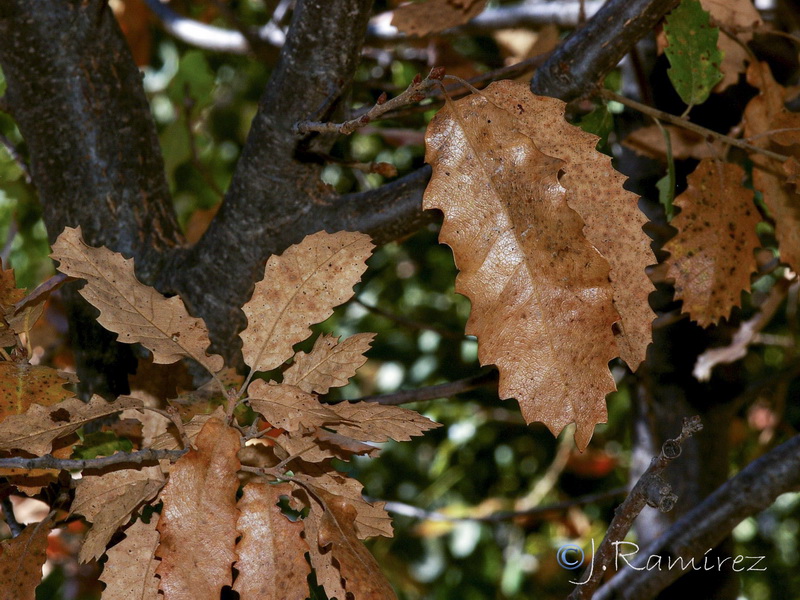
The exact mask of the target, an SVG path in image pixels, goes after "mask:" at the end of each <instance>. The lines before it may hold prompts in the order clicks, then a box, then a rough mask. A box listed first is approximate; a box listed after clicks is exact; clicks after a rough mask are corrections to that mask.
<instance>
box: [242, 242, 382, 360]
mask: <svg viewBox="0 0 800 600" xmlns="http://www.w3.org/2000/svg"><path fill="white" fill-rule="evenodd" d="M372 248H373V245H372V242H370V240H369V236H367V235H364V234H363V233H350V232H345V231H340V232H339V233H334V234H330V233H325V232H324V231H320V232H319V233H315V234H313V235H309V236H306V238H305V239H304V240H303V241H302V242H300V243H299V244H295V245H294V246H291V247H290V248H289V249H288V250H286V252H284V253H283V254H282V255H281V256H271V257H270V258H269V260H268V261H267V266H266V268H265V269H264V278H263V279H262V280H261V281H259V282H258V283H257V284H256V286H255V289H254V290H253V296H252V297H251V298H250V301H249V302H247V304H245V305H244V306H243V307H242V310H243V311H244V314H245V315H246V316H247V328H246V329H245V330H244V331H242V333H241V334H239V335H240V336H241V338H242V342H243V347H242V353H243V354H244V360H245V362H246V363H247V364H248V365H249V366H250V368H251V369H253V370H254V371H269V370H270V369H274V368H275V367H278V366H280V365H282V364H283V363H284V362H286V361H287V360H288V359H290V358H291V357H292V355H293V354H294V352H293V351H292V346H294V345H295V344H297V343H298V342H302V341H303V340H304V339H306V338H307V337H308V336H309V335H311V330H310V329H309V328H308V327H309V325H312V324H314V323H320V322H322V321H324V320H325V319H327V318H328V317H329V316H331V314H333V308H334V307H335V306H338V305H339V304H342V303H343V302H345V301H347V300H348V299H350V297H351V296H352V295H353V286H354V285H355V284H356V283H358V281H359V280H360V279H361V275H362V273H364V271H365V270H366V268H367V267H366V264H365V261H366V260H367V258H368V257H369V255H370V253H371V252H372Z"/></svg>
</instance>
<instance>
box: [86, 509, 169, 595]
mask: <svg viewBox="0 0 800 600" xmlns="http://www.w3.org/2000/svg"><path fill="white" fill-rule="evenodd" d="M156 523H157V520H156V516H155V515H153V517H152V518H151V519H150V523H145V522H144V521H142V520H138V521H136V522H135V523H134V524H133V525H131V526H130V527H128V529H126V530H125V539H124V540H122V541H121V542H120V543H119V544H117V545H116V546H114V547H113V548H111V549H110V550H109V551H108V561H107V562H106V565H105V567H103V574H102V575H101V576H100V579H101V580H102V581H104V582H105V584H106V589H105V590H103V600H157V599H158V598H161V597H162V596H159V595H158V578H157V577H156V567H157V566H158V564H159V563H158V561H157V560H156V559H155V557H154V556H153V554H154V553H155V551H156V547H157V546H158V531H156Z"/></svg>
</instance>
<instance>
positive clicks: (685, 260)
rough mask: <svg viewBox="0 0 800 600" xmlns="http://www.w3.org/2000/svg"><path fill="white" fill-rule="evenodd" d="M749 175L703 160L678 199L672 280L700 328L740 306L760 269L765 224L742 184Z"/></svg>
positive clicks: (668, 246)
mask: <svg viewBox="0 0 800 600" xmlns="http://www.w3.org/2000/svg"><path fill="white" fill-rule="evenodd" d="M744 175H745V174H744V171H743V170H742V168H741V167H739V166H738V165H735V164H733V163H720V162H717V161H713V160H708V159H706V160H702V161H700V164H699V165H697V168H696V169H695V171H694V172H693V173H692V174H691V175H689V177H688V179H687V184H688V187H687V188H686V191H685V192H683V193H682V194H681V195H680V196H678V197H677V198H676V199H675V204H676V205H677V206H680V207H681V212H680V214H678V216H676V217H675V218H674V219H673V220H672V223H671V225H672V226H673V227H676V228H677V229H678V235H677V236H676V237H674V238H673V239H671V240H670V241H669V242H667V244H666V245H665V246H664V250H666V251H667V252H669V253H670V254H671V256H670V258H669V259H668V261H667V263H668V264H669V270H668V271H667V277H668V278H670V279H673V280H674V281H675V297H676V298H677V299H680V300H683V309H682V310H683V312H685V313H689V316H690V317H691V318H692V320H694V321H697V323H698V324H699V325H700V326H701V327H707V326H708V325H711V324H713V323H717V322H718V321H719V320H720V319H721V318H724V317H727V316H728V315H729V314H730V311H731V308H732V307H734V306H740V305H741V292H742V290H745V291H749V290H750V275H751V274H752V273H753V272H754V271H755V270H756V259H755V256H754V255H753V251H754V250H755V249H756V248H758V247H759V246H760V242H759V240H758V236H757V235H756V225H758V222H759V221H760V220H761V219H760V216H759V214H758V210H757V209H756V207H755V205H754V204H753V192H752V191H751V190H748V189H747V188H745V187H744V186H742V180H743V179H744Z"/></svg>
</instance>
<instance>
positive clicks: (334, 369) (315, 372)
mask: <svg viewBox="0 0 800 600" xmlns="http://www.w3.org/2000/svg"><path fill="white" fill-rule="evenodd" d="M374 337H375V334H374V333H357V334H356V335H354V336H351V337H349V338H347V339H345V340H344V341H343V342H339V338H336V337H334V336H332V335H328V334H324V335H321V336H319V337H318V338H317V339H316V341H315V342H314V347H313V348H312V349H311V352H309V353H308V354H306V353H305V352H298V353H297V354H295V357H294V363H293V364H292V366H291V367H289V368H288V369H286V371H284V373H283V383H288V384H289V385H295V386H297V387H299V388H300V389H301V390H303V391H304V392H308V393H312V392H316V393H317V394H327V393H328V390H329V389H330V388H332V387H341V386H343V385H347V382H348V381H349V379H350V378H351V377H352V376H353V375H355V374H356V371H357V370H358V368H359V367H360V366H361V365H363V364H364V363H365V362H366V361H367V359H366V357H365V356H364V353H365V352H366V351H367V350H369V348H370V344H371V343H372V340H373V338H374Z"/></svg>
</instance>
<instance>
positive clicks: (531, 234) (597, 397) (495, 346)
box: [339, 82, 645, 449]
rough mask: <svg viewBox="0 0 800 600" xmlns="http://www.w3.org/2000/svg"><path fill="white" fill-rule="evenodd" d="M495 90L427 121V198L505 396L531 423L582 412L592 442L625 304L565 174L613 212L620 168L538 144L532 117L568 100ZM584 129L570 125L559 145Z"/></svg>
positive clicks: (483, 354)
mask: <svg viewBox="0 0 800 600" xmlns="http://www.w3.org/2000/svg"><path fill="white" fill-rule="evenodd" d="M501 84H502V85H501ZM486 92H487V93H486V94H483V93H482V94H479V95H473V96H470V97H467V98H463V99H461V100H459V101H458V102H455V103H452V102H448V104H447V105H446V106H445V108H443V109H442V110H440V111H439V112H438V113H437V115H436V116H435V117H434V119H433V120H432V121H431V123H430V125H429V126H428V131H427V134H426V142H427V151H426V157H425V159H426V161H427V162H428V163H430V164H431V166H432V167H433V175H432V177H431V181H430V183H429V184H428V188H427V190H426V191H425V197H424V200H423V206H424V208H426V209H431V208H438V209H440V210H442V211H443V212H444V224H443V225H442V229H441V233H440V234H439V240H440V241H441V242H443V243H446V244H448V245H449V246H450V247H451V248H452V249H453V254H454V256H455V261H456V266H457V267H458V268H459V270H460V273H459V275H458V277H457V279H456V291H457V292H459V293H461V294H464V295H465V296H467V297H468V298H469V299H470V300H471V301H472V312H471V314H470V318H469V321H468V322H467V327H466V332H467V333H468V334H471V335H475V336H477V337H478V344H479V345H478V357H479V358H480V361H481V364H490V363H492V364H495V365H497V367H498V369H499V371H500V383H499V393H500V397H501V398H512V397H513V398H516V399H517V400H518V401H519V403H520V408H521V409H522V414H523V416H524V417H525V419H526V421H527V422H529V423H530V422H532V421H542V422H543V423H545V425H547V426H548V427H549V428H550V430H551V431H552V432H553V434H554V435H557V434H558V433H559V432H560V431H561V430H562V429H563V428H564V426H565V425H567V424H568V423H572V422H575V423H576V424H577V431H576V434H575V439H576V443H577V445H578V447H579V448H581V449H584V448H585V447H586V445H587V444H588V443H589V439H590V438H591V436H592V432H593V430H594V426H595V424H596V423H603V422H605V421H606V414H607V413H606V405H605V396H606V394H608V393H610V392H612V391H614V390H615V385H614V380H613V378H612V377H611V373H610V371H609V369H608V362H609V361H610V360H611V359H612V358H614V357H615V356H617V355H619V351H618V350H617V341H616V340H615V337H614V333H613V331H612V325H613V324H614V323H615V322H616V321H618V320H619V314H618V313H617V311H616V310H615V308H614V304H613V300H612V288H611V285H610V284H609V267H608V263H607V262H606V261H605V260H604V259H603V257H602V256H600V254H599V253H598V252H597V250H596V249H595V248H594V247H593V246H592V244H590V243H589V242H588V241H587V240H586V238H585V237H584V235H583V231H584V227H583V221H582V220H581V218H580V216H579V215H578V214H577V213H576V212H575V211H574V210H573V209H572V208H570V206H569V205H568V204H567V195H568V191H567V190H565V189H564V188H563V187H562V186H561V185H560V184H559V180H558V176H557V175H558V173H559V171H560V170H564V171H565V172H566V171H567V169H568V168H569V173H570V174H571V175H570V177H571V178H572V179H573V180H579V178H577V177H576V173H577V174H582V175H583V176H584V177H585V178H589V179H591V183H587V184H586V185H587V186H593V187H594V189H593V190H592V196H591V200H592V201H597V202H598V204H600V205H602V206H603V210H605V211H608V212H610V213H614V211H615V210H616V207H617V204H616V203H614V202H612V200H613V199H610V194H611V192H610V191H607V190H606V189H605V188H604V186H607V187H608V186H610V185H611V183H613V182H615V181H616V176H615V175H614V174H613V172H612V173H606V172H605V171H603V170H601V169H599V168H598V167H597V165H594V164H593V163H592V162H589V163H581V162H578V159H577V158H575V157H573V156H572V155H568V158H570V160H572V162H571V163H569V164H568V163H566V162H564V161H563V160H559V159H558V158H554V157H552V156H548V155H545V154H543V153H542V152H540V151H539V149H537V146H538V145H539V143H538V141H539V138H538V137H537V138H536V139H534V138H533V137H532V134H530V133H529V130H530V129H531V126H530V125H529V123H530V122H531V121H532V120H536V119H539V120H545V118H546V116H547V115H550V122H549V126H550V127H553V128H555V127H559V125H558V124H557V121H559V120H561V121H563V117H562V115H563V103H558V102H559V101H552V102H551V99H548V98H535V97H534V96H533V95H532V94H531V93H530V92H529V91H528V90H527V87H526V86H524V85H521V84H516V83H514V82H499V83H494V84H492V85H491V86H489V87H488V88H487V90H486ZM553 102H556V104H554V103H553ZM534 107H535V108H536V109H537V113H535V114H534ZM567 127H571V126H568V125H567ZM562 129H565V127H562ZM572 129H574V128H572ZM565 131H567V130H566V129H565ZM590 137H592V139H593V140H596V138H594V137H593V136H590ZM586 139H587V138H585V137H583V136H581V135H577V134H575V133H572V135H571V137H570V136H566V135H565V136H564V137H562V138H561V139H560V146H568V145H570V144H569V143H567V142H568V141H570V140H574V141H575V142H585V141H586ZM592 143H593V142H592ZM605 158H607V157H605ZM609 168H610V167H609ZM565 177H566V175H565ZM620 177H621V176H620ZM575 187H576V186H575V185H573V186H572V189H575ZM609 189H610V188H609ZM620 190H622V188H621V185H620ZM582 193H584V194H585V193H587V192H586V191H585V190H583V192H582ZM626 193H627V192H626ZM587 200H588V199H587ZM623 212H624V211H623ZM622 219H624V217H623V216H621V215H618V214H615V215H614V220H615V221H621V220H622ZM635 223H638V221H635ZM619 235H620V237H624V234H622V233H620V234H619ZM635 259H636V257H635V256H633V257H631V258H630V260H632V261H633V262H634V263H635V262H636V260H635ZM642 277H643V278H645V275H644V265H642ZM339 432H340V433H342V431H341V430H340V431H339Z"/></svg>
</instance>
